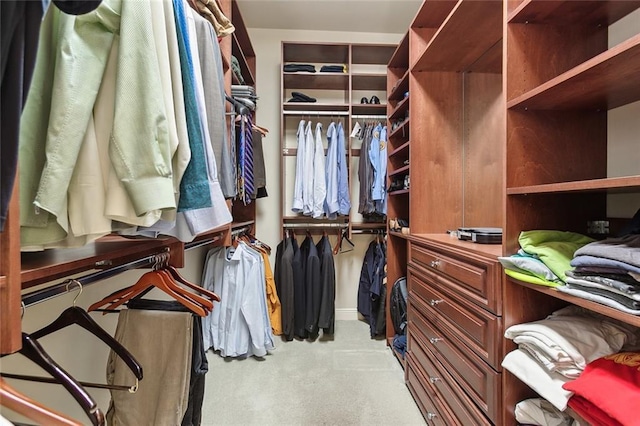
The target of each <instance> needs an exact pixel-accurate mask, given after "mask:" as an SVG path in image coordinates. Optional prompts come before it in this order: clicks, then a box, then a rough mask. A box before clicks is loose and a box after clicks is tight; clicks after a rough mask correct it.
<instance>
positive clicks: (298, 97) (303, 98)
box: [288, 92, 316, 102]
mask: <svg viewBox="0 0 640 426" xmlns="http://www.w3.org/2000/svg"><path fill="white" fill-rule="evenodd" d="M291 96H293V97H292V98H291V99H289V101H288V102H316V98H312V97H311V96H307V95H305V94H304V93H300V92H291Z"/></svg>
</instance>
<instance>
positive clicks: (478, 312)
mask: <svg viewBox="0 0 640 426" xmlns="http://www.w3.org/2000/svg"><path fill="white" fill-rule="evenodd" d="M408 279H409V281H408V286H409V287H408V288H409V293H412V294H414V295H416V296H418V297H420V299H421V301H422V302H423V304H424V306H427V307H428V309H427V310H426V311H425V310H423V312H422V313H423V315H425V316H426V317H427V318H428V319H429V320H430V321H431V322H432V323H433V324H437V325H438V324H440V323H442V322H444V323H445V324H446V325H447V329H450V330H453V331H454V332H455V333H456V335H457V337H458V339H460V340H461V341H463V342H464V343H465V344H466V345H467V346H469V348H471V350H473V351H474V352H475V353H476V354H478V356H480V357H481V358H482V359H483V360H485V361H486V362H488V363H489V364H490V365H491V366H492V367H493V368H494V369H495V370H498V371H500V370H501V368H502V367H501V366H500V364H501V362H502V357H501V354H502V341H503V339H502V317H496V316H494V315H492V314H491V313H489V312H487V311H485V310H484V309H481V308H479V307H478V306H476V305H474V304H473V303H470V302H468V301H466V300H465V299H463V298H461V297H460V295H459V294H457V293H455V292H450V291H447V290H448V289H447V288H446V287H442V284H443V283H445V282H446V281H449V280H446V279H445V278H443V277H441V276H438V275H437V273H433V272H431V271H428V270H425V269H424V268H416V267H409V274H408Z"/></svg>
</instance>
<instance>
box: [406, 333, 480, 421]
mask: <svg viewBox="0 0 640 426" xmlns="http://www.w3.org/2000/svg"><path fill="white" fill-rule="evenodd" d="M410 340H411V342H412V347H411V350H410V351H411V356H412V357H413V358H414V359H415V360H416V362H418V363H419V364H420V366H421V367H422V371H423V372H424V375H425V378H426V379H427V385H429V386H431V387H433V388H434V390H435V392H436V395H437V397H438V400H440V401H446V404H447V406H448V408H449V410H450V411H451V412H452V413H453V414H454V415H455V417H456V419H457V422H456V423H457V424H461V425H491V422H489V421H488V420H487V418H486V417H485V415H484V413H482V412H481V411H480V409H478V407H476V405H475V404H473V402H472V401H471V400H470V399H469V398H468V397H467V395H466V394H465V392H464V391H463V390H462V389H461V388H460V386H458V384H457V383H456V382H455V380H454V379H453V378H452V377H451V376H450V375H449V374H448V373H447V372H446V370H445V369H444V367H443V366H442V364H440V363H439V362H438V361H437V360H436V359H435V357H434V355H433V354H432V353H431V352H430V351H429V349H426V347H427V343H425V342H422V341H421V337H419V335H416V336H411V337H410Z"/></svg>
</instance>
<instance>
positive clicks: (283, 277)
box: [274, 238, 294, 340]
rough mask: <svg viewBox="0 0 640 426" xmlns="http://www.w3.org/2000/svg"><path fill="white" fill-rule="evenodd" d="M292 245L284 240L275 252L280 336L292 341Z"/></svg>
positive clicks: (287, 240)
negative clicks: (280, 320)
mask: <svg viewBox="0 0 640 426" xmlns="http://www.w3.org/2000/svg"><path fill="white" fill-rule="evenodd" d="M292 262H293V245H292V244H291V240H290V239H288V238H285V239H284V240H282V242H281V243H280V244H278V248H277V251H276V265H275V276H274V278H275V281H276V291H277V293H278V297H279V298H280V305H281V309H282V334H283V336H285V339H287V340H293V315H294V299H293V298H294V279H293V266H292Z"/></svg>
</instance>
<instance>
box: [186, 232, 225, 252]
mask: <svg viewBox="0 0 640 426" xmlns="http://www.w3.org/2000/svg"><path fill="white" fill-rule="evenodd" d="M223 235H224V232H220V233H219V234H217V235H214V236H213V237H211V238H207V239H206V240H203V241H195V242H190V243H186V244H185V245H184V249H185V250H191V249H194V248H198V247H202V246H206V245H209V244H211V243H215V242H216V241H219V240H221V239H222V236H223Z"/></svg>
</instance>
